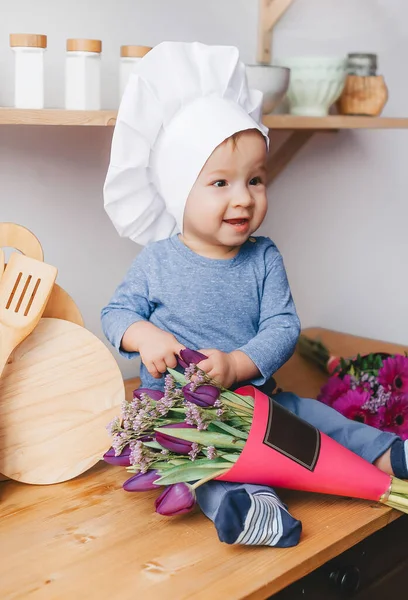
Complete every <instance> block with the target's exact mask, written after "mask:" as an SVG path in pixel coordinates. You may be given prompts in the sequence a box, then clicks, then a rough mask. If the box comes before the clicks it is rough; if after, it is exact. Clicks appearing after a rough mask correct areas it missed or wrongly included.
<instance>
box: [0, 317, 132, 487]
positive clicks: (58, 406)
mask: <svg viewBox="0 0 408 600" xmlns="http://www.w3.org/2000/svg"><path fill="white" fill-rule="evenodd" d="M124 398H125V391H124V383H123V378H122V374H121V372H120V369H119V367H118V365H117V362H116V360H115V359H114V357H113V356H112V353H111V352H110V351H109V350H108V348H107V347H106V346H105V344H103V342H101V340H99V339H98V338H97V337H96V336H95V335H93V334H92V333H91V332H90V331H88V330H87V329H85V328H84V327H80V326H79V325H75V324H74V323H70V322H69V321H63V320H61V319H41V320H40V322H39V323H38V325H37V327H36V328H35V329H34V331H33V332H32V333H31V335H30V336H28V337H27V338H26V339H25V340H24V341H23V342H22V343H21V344H20V345H19V346H18V347H17V348H16V349H15V350H14V352H13V357H12V360H11V362H9V363H8V364H7V365H6V367H5V369H4V371H3V376H2V377H1V378H0V399H1V401H0V470H1V472H2V473H4V474H5V475H7V476H8V477H10V478H12V479H16V480H18V481H22V482H25V483H32V484H50V483H57V482H60V481H66V480H68V479H72V478H73V477H75V476H77V475H79V474H80V473H83V472H84V471H86V470H87V469H89V468H91V467H92V466H93V465H95V464H96V463H97V462H98V461H99V460H100V459H101V458H102V455H103V453H104V452H106V450H107V449H108V448H109V446H110V445H111V444H110V439H109V435H108V433H107V431H106V425H107V424H108V423H109V422H110V421H111V420H112V419H113V417H115V416H119V414H120V404H121V403H122V402H123V401H124Z"/></svg>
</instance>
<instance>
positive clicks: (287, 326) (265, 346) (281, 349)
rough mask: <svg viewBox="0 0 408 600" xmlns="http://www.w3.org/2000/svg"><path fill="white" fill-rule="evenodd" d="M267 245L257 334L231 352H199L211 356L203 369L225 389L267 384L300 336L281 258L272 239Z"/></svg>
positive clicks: (202, 350)
mask: <svg viewBox="0 0 408 600" xmlns="http://www.w3.org/2000/svg"><path fill="white" fill-rule="evenodd" d="M265 244H266V247H265V253H264V261H265V277H264V280H263V282H262V289H260V290H259V293H260V296H261V307H260V318H259V325H258V333H257V334H256V335H255V336H254V337H253V338H252V339H251V340H249V342H247V343H246V344H245V345H244V346H241V347H240V348H237V349H236V350H234V351H233V352H230V353H224V352H220V351H219V350H215V349H211V348H210V349H208V348H202V349H200V352H202V353H203V354H205V355H206V356H208V357H209V358H208V360H207V361H202V362H201V363H200V364H199V366H200V368H202V369H203V371H205V372H206V373H208V374H209V375H210V377H212V378H213V379H216V380H217V381H219V382H220V383H221V384H223V385H224V386H225V387H230V386H231V385H233V384H235V383H239V382H241V381H253V383H254V384H255V385H262V384H264V383H265V382H266V381H267V380H268V379H270V378H271V377H272V375H273V374H274V373H275V372H276V371H277V370H278V369H279V368H280V367H281V366H282V365H283V364H284V363H285V362H286V361H287V360H288V359H289V358H290V357H291V356H292V354H293V352H294V350H295V347H296V342H297V340H298V337H299V332H300V322H299V318H298V316H297V313H296V309H295V305H294V302H293V299H292V294H291V291H290V288H289V282H288V278H287V275H286V271H285V267H284V265H283V260H282V256H281V254H280V253H279V251H278V250H277V248H276V246H275V245H274V244H273V243H272V242H271V241H270V240H265Z"/></svg>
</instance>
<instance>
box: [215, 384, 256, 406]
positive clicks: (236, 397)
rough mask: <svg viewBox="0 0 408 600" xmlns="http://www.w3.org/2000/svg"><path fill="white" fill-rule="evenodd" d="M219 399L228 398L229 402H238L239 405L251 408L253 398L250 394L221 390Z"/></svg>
mask: <svg viewBox="0 0 408 600" xmlns="http://www.w3.org/2000/svg"><path fill="white" fill-rule="evenodd" d="M220 397H221V399H222V398H224V399H225V400H229V402H234V403H235V404H239V405H240V406H245V408H253V407H254V399H253V398H252V396H241V394H236V393H235V392H232V391H231V390H225V389H224V390H222V392H221V394H220Z"/></svg>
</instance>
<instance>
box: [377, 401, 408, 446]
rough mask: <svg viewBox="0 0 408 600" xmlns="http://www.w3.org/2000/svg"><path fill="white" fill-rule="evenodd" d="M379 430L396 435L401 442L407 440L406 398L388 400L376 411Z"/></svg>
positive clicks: (407, 410)
mask: <svg viewBox="0 0 408 600" xmlns="http://www.w3.org/2000/svg"><path fill="white" fill-rule="evenodd" d="M378 415H379V417H380V418H381V429H382V430H383V431H391V432H392V433H396V434H397V435H399V436H400V437H401V438H402V439H403V440H406V439H408V397H407V396H395V397H392V398H390V399H389V400H388V402H387V404H386V405H385V406H381V408H380V409H379V411H378Z"/></svg>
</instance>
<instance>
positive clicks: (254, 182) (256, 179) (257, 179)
mask: <svg viewBox="0 0 408 600" xmlns="http://www.w3.org/2000/svg"><path fill="white" fill-rule="evenodd" d="M261 183H263V181H262V177H259V176H258V177H252V179H251V181H250V182H249V185H259V184H261Z"/></svg>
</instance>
